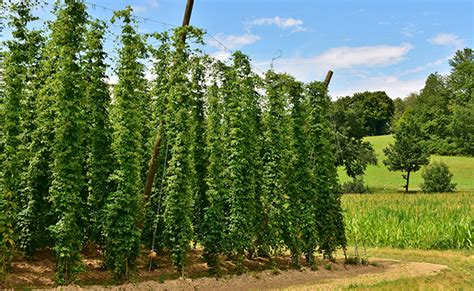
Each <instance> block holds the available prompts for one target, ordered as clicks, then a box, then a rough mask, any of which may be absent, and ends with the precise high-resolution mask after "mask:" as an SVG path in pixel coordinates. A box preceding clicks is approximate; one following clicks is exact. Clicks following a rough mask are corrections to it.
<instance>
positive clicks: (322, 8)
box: [51, 0, 474, 98]
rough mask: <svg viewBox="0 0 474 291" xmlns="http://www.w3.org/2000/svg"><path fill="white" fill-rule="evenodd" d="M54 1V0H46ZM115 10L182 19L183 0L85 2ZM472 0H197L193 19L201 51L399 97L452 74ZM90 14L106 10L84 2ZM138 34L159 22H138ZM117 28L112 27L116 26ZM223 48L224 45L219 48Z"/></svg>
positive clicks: (470, 23) (473, 32) (344, 90)
mask: <svg viewBox="0 0 474 291" xmlns="http://www.w3.org/2000/svg"><path fill="white" fill-rule="evenodd" d="M51 2H52V0H51ZM86 2H88V3H95V4H98V5H102V6H105V7H109V8H112V9H121V8H123V7H125V6H126V5H132V7H133V8H134V10H135V12H134V13H135V14H136V15H139V16H141V17H147V18H151V19H154V20H158V21H160V22H164V23H169V24H175V25H179V24H180V23H181V21H182V16H183V11H184V6H185V2H186V1H185V0H90V1H86ZM473 3H474V1H472V0H411V1H408V0H360V1H349V0H345V1H341V0H332V1H330V0H325V1H318V0H293V1H291V0H272V1H270V0H195V4H194V10H193V15H192V18H191V24H193V25H195V26H198V27H201V28H204V29H205V30H206V31H207V32H208V33H209V35H212V37H210V36H209V37H207V38H206V42H207V44H208V45H207V46H206V48H205V50H206V51H207V52H208V53H210V54H213V55H215V56H216V57H218V58H222V59H225V58H226V57H228V55H229V54H230V53H231V52H232V51H235V50H242V51H243V52H244V53H246V54H248V55H249V56H250V57H251V59H252V61H253V64H254V66H255V67H256V68H258V69H260V70H267V69H269V68H270V66H271V64H272V59H273V67H274V69H275V70H277V71H284V72H288V73H290V74H292V75H294V76H295V77H296V78H297V79H299V80H302V81H312V80H322V79H324V76H325V74H326V72H327V70H329V69H331V70H333V71H334V77H333V79H332V82H331V86H330V91H331V95H332V96H333V98H335V97H337V96H344V95H349V94H352V93H354V92H358V91H365V90H384V91H386V92H387V93H388V94H389V96H390V97H392V98H396V97H404V96H406V95H407V94H408V93H410V92H413V91H417V90H420V89H421V88H422V87H423V84H424V81H425V79H426V77H427V75H428V74H430V73H432V72H435V71H437V72H439V73H442V74H445V73H447V72H449V64H448V59H449V58H450V57H451V56H452V55H453V53H454V52H455V51H456V50H457V49H460V48H463V47H466V46H468V47H473V39H474V20H473V18H474V4H473ZM89 7H90V11H91V14H92V15H94V16H96V17H99V18H103V19H108V18H110V16H111V12H110V11H108V10H105V9H102V8H100V7H94V6H93V5H91V4H89ZM139 26H140V30H141V31H142V32H152V31H162V30H163V29H166V28H169V26H167V25H164V24H159V23H156V22H151V21H140V24H139ZM113 29H114V28H112V30H113ZM224 46H225V47H224Z"/></svg>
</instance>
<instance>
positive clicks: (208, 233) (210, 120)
mask: <svg viewBox="0 0 474 291" xmlns="http://www.w3.org/2000/svg"><path fill="white" fill-rule="evenodd" d="M223 67H224V68H225V65H224V64H223V63H221V62H217V63H216V64H214V65H213V66H212V67H211V80H212V84H211V85H210V86H209V87H208V89H207V94H206V97H207V102H208V107H207V112H206V113H207V114H206V115H207V119H206V132H205V141H206V153H207V156H208V164H207V172H206V185H207V190H206V199H207V207H206V208H205V209H204V213H203V222H202V223H203V224H202V234H201V235H202V239H201V241H202V244H203V246H204V259H205V260H206V262H207V264H208V266H209V267H210V270H211V272H213V273H216V272H218V271H219V255H221V254H223V253H224V251H225V246H226V243H225V241H224V235H225V232H224V231H225V209H226V207H225V205H226V201H225V197H224V192H223V191H224V187H223V183H222V179H221V177H222V176H221V175H222V170H223V165H222V161H223V159H224V157H223V149H222V142H223V136H222V125H221V124H222V118H223V116H222V110H223V108H222V107H223V104H222V100H223V98H222V93H221V91H220V90H219V86H218V82H220V81H222V74H223V73H222V71H223V70H224V69H223Z"/></svg>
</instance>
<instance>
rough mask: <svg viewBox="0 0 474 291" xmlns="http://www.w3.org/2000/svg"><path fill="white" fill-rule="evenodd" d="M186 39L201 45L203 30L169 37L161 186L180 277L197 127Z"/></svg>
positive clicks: (189, 233) (188, 231)
mask: <svg viewBox="0 0 474 291" xmlns="http://www.w3.org/2000/svg"><path fill="white" fill-rule="evenodd" d="M183 34H186V36H187V39H188V40H189V39H191V40H193V39H194V40H195V41H196V42H198V43H200V42H202V31H200V30H197V29H195V28H193V27H182V28H178V29H176V30H175V34H174V35H173V37H172V42H173V47H174V48H175V50H174V52H173V59H172V62H173V66H172V69H171V71H170V75H169V79H168V82H169V87H168V88H169V92H168V96H167V99H166V105H165V108H166V112H165V135H166V138H167V143H168V144H169V155H170V157H169V162H168V166H167V168H166V176H165V185H164V194H165V199H164V207H165V210H164V214H163V215H164V217H163V218H164V224H165V230H164V234H165V238H166V241H167V245H168V247H169V248H170V250H171V259H172V261H173V265H174V266H175V267H176V269H177V271H178V273H179V274H181V275H183V274H184V267H185V263H186V256H187V252H188V250H189V248H190V241H191V240H192V239H193V213H192V212H193V197H194V193H193V190H194V189H193V188H194V186H195V184H194V183H193V181H194V179H195V168H194V160H193V157H192V153H193V141H194V137H195V132H194V131H193V130H194V129H195V128H196V127H195V126H194V125H193V121H194V119H193V118H192V116H190V113H191V114H192V112H193V108H192V106H193V100H192V92H191V84H190V82H191V80H190V79H189V74H188V73H190V72H189V68H188V63H187V61H188V60H189V57H190V53H191V52H190V49H189V46H188V45H186V44H184V43H183Z"/></svg>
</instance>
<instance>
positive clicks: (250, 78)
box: [0, 0, 346, 284]
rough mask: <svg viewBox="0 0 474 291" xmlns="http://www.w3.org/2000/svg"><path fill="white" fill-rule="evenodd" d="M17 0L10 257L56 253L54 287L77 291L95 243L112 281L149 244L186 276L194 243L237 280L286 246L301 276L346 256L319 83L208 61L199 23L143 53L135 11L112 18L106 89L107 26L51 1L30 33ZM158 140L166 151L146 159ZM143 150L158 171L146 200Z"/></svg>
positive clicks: (10, 84)
mask: <svg viewBox="0 0 474 291" xmlns="http://www.w3.org/2000/svg"><path fill="white" fill-rule="evenodd" d="M22 3H26V4H24V6H18V5H20V4H14V5H13V6H11V7H10V9H11V12H12V15H16V16H15V17H18V18H19V19H20V20H21V21H16V22H15V21H13V22H12V23H13V24H12V27H13V28H14V29H16V30H17V31H19V32H18V34H17V35H16V36H15V38H14V39H13V40H12V41H10V42H8V43H6V44H7V45H6V46H4V50H5V57H4V58H2V62H1V65H2V74H5V75H4V77H3V82H2V90H1V91H0V92H1V94H2V111H1V112H2V116H1V118H2V141H1V142H2V143H1V147H2V149H4V150H3V151H2V154H1V159H0V160H1V162H2V167H1V168H2V180H1V183H2V185H1V191H2V192H1V196H0V207H1V212H0V228H1V230H2V234H3V236H2V238H1V242H0V251H1V258H2V259H3V260H4V259H8V260H10V259H11V258H12V254H13V252H14V251H15V248H18V249H21V250H24V251H28V252H29V253H34V252H35V251H36V250H38V249H41V248H45V247H51V248H54V250H55V251H56V254H57V263H58V266H57V268H56V269H57V277H56V279H57V282H58V283H59V284H68V283H71V282H74V281H75V279H76V278H77V276H76V274H77V272H80V271H81V269H82V264H81V253H80V252H81V247H82V246H83V245H84V244H85V243H88V242H90V243H94V244H96V245H98V246H100V247H101V248H103V249H104V250H105V252H104V259H105V262H106V264H105V266H106V267H107V268H108V269H109V270H110V271H111V272H112V273H113V274H114V275H115V278H116V279H117V280H119V281H127V280H129V279H130V278H131V276H132V275H133V273H134V271H135V270H136V269H137V267H138V265H137V261H138V258H139V256H140V249H141V248H143V249H145V250H146V249H148V250H152V251H153V253H158V255H164V254H165V253H167V254H170V256H171V258H172V262H173V264H174V266H175V267H176V270H177V271H178V273H179V274H181V275H185V270H186V261H187V260H186V259H187V255H188V253H189V252H190V249H191V248H192V247H193V245H194V246H198V247H201V246H202V247H203V249H204V251H203V254H204V259H205V260H206V262H207V264H208V266H209V268H210V270H212V271H214V272H219V270H220V262H221V260H222V258H224V257H227V258H230V259H232V260H234V261H235V263H236V265H237V267H238V269H239V270H240V271H244V270H245V269H244V265H243V261H244V258H245V257H247V258H255V257H258V256H269V257H270V258H274V257H275V256H277V255H280V254H282V253H283V252H285V251H287V250H289V251H290V252H291V256H292V262H293V265H294V266H295V267H297V268H298V267H300V264H301V262H300V261H301V258H302V257H303V255H305V256H306V262H307V264H309V265H311V264H313V262H314V256H315V255H317V254H318V253H321V254H322V255H323V256H324V257H325V258H332V257H333V256H334V252H335V251H336V249H337V248H343V249H344V248H345V247H346V240H345V235H344V225H343V220H342V210H341V205H340V193H339V190H338V189H339V187H338V181H337V172H336V166H335V163H336V161H335V157H334V155H333V153H332V150H331V149H332V147H331V140H333V139H332V136H331V135H332V132H331V131H330V128H331V127H330V126H329V122H330V121H329V106H330V99H329V97H328V95H327V88H326V86H325V85H324V84H323V83H320V82H313V83H310V84H304V83H302V82H298V81H297V80H295V79H294V78H293V77H291V76H289V75H287V74H280V73H276V72H274V71H272V70H270V71H268V72H267V73H266V74H265V76H264V77H263V78H262V77H260V76H259V75H257V74H255V73H254V72H253V70H252V66H251V61H250V59H249V58H248V56H246V55H245V54H243V53H242V52H235V53H233V55H232V59H231V60H230V61H229V62H221V61H218V60H214V59H212V57H210V56H207V55H204V54H203V53H202V52H201V51H200V50H199V47H200V46H201V45H203V40H202V39H203V35H204V32H203V31H202V30H200V29H198V28H194V27H191V26H184V27H180V28H177V29H174V30H171V31H167V32H163V33H159V34H158V33H157V34H154V35H153V36H154V38H153V39H154V40H153V41H152V43H153V45H147V43H146V42H147V39H146V37H149V36H150V35H147V36H145V35H141V34H140V33H139V32H138V30H137V26H136V23H135V21H134V18H133V16H132V14H131V13H132V10H131V8H127V9H125V10H123V11H119V12H116V13H115V16H114V20H117V21H118V20H120V21H121V36H120V38H119V39H118V61H117V65H116V68H115V72H116V75H117V76H118V83H117V84H115V85H113V90H111V89H112V88H110V85H109V84H107V83H106V82H105V78H106V77H107V76H106V72H107V66H106V64H105V59H106V57H107V53H106V52H105V51H104V45H103V42H104V32H105V30H106V27H105V23H103V22H100V21H95V20H93V19H90V16H89V15H88V14H87V9H86V5H84V3H83V2H81V1H72V0H71V1H65V3H63V4H58V5H57V7H56V9H55V15H56V17H57V19H56V20H55V21H53V22H52V23H51V24H50V27H49V30H48V31H46V32H44V33H43V34H41V33H39V32H30V31H28V30H26V23H27V22H28V21H30V20H31V15H30V14H29V9H30V8H31V7H30V6H32V4H31V3H30V2H28V1H26V2H22ZM30 4H31V5H30ZM15 5H16V6H15ZM22 5H23V4H22ZM15 9H16V10H15ZM19 9H20V10H19ZM20 32H21V33H20ZM24 35H30V36H31V37H28V38H27V39H28V41H29V42H25V41H24V38H25V37H24ZM44 39H46V41H43V40H44ZM185 40H186V42H185ZM31 42H33V43H31ZM20 45H21V46H25V47H24V48H23V49H22V50H21V51H22V52H31V54H22V53H21V52H20V50H19V49H20V47H19V46H20ZM2 56H3V55H2ZM150 56H152V57H151V60H152V61H153V63H154V65H153V69H152V73H153V74H152V80H151V81H150V80H148V79H147V78H145V65H144V63H145V61H146V60H148V59H149V58H150ZM3 72H5V73H3ZM25 80H27V81H25ZM18 104H20V105H21V106H18ZM24 108H27V110H24ZM51 129H54V130H51ZM156 133H158V141H159V142H156V141H155V144H157V145H159V146H160V147H161V148H158V149H162V150H160V151H152V149H151V144H153V137H154V136H155V135H156ZM15 149H19V150H15ZM165 149H166V151H165ZM144 150H145V152H144ZM149 156H150V157H151V162H150V163H151V164H153V163H154V164H157V165H160V167H159V168H158V169H155V171H154V172H153V175H152V177H151V178H152V179H153V180H154V181H155V183H153V185H154V186H153V187H152V188H151V195H150V196H149V197H148V196H146V195H148V194H147V191H145V193H146V195H145V197H144V196H143V193H144V190H143V189H144V188H145V189H147V188H146V187H145V185H144V184H145V181H144V177H147V174H148V173H147V167H146V166H144V164H145V163H144V161H145V160H146V159H148V157H149ZM161 165H162V167H161ZM13 172H15V173H14V174H13ZM148 176H149V175H148ZM148 182H149V180H148V179H147V181H146V183H147V187H148V186H150V185H152V184H150V183H148ZM16 204H19V206H20V207H17V206H16ZM150 266H151V264H150ZM158 267H159V266H158ZM6 270H7V268H5V265H3V264H2V270H1V271H6Z"/></svg>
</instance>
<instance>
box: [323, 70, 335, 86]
mask: <svg viewBox="0 0 474 291" xmlns="http://www.w3.org/2000/svg"><path fill="white" fill-rule="evenodd" d="M333 74H334V72H333V71H331V70H329V71H328V73H327V74H326V79H324V87H325V88H326V90H327V89H328V88H329V83H330V82H331V78H332V75H333Z"/></svg>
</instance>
